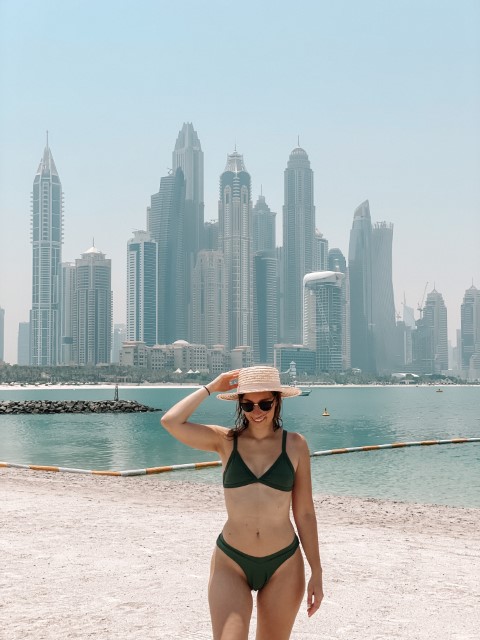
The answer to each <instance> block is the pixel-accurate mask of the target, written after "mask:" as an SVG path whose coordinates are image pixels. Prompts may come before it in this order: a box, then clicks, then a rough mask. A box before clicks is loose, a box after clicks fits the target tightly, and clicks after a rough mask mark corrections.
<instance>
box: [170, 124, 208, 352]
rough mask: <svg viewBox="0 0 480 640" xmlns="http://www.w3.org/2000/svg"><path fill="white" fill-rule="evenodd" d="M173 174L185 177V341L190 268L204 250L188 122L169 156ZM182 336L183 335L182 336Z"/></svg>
mask: <svg viewBox="0 0 480 640" xmlns="http://www.w3.org/2000/svg"><path fill="white" fill-rule="evenodd" d="M172 168H173V172H174V173H175V171H176V170H177V169H178V168H180V169H181V170H182V171H183V175H184V178H185V213H184V216H185V218H184V226H183V237H184V240H183V244H184V251H185V300H186V305H187V316H186V320H187V327H186V330H187V333H186V336H187V339H188V340H191V337H192V299H191V298H192V293H191V282H192V274H193V268H194V267H195V261H196V259H197V254H198V252H199V251H200V249H203V248H205V246H206V245H205V239H204V197H203V151H202V147H201V145H200V140H199V138H198V135H197V132H196V131H195V129H194V128H193V125H192V123H191V122H186V123H184V124H183V127H182V129H181V131H180V132H179V134H178V137H177V141H176V143H175V149H174V151H173V154H172ZM184 337H185V336H184Z"/></svg>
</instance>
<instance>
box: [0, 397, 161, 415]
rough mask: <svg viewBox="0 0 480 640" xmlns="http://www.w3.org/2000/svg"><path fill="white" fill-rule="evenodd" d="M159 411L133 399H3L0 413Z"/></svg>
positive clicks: (0, 404) (0, 402) (0, 403)
mask: <svg viewBox="0 0 480 640" xmlns="http://www.w3.org/2000/svg"><path fill="white" fill-rule="evenodd" d="M145 411H161V409H155V408H154V407H148V406H147V405H144V404H140V403H138V402H136V401H135V400H3V401H0V415H5V414H10V415H17V414H21V413H23V414H24V413H31V414H46V413H140V412H145Z"/></svg>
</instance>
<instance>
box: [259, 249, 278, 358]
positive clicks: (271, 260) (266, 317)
mask: <svg viewBox="0 0 480 640" xmlns="http://www.w3.org/2000/svg"><path fill="white" fill-rule="evenodd" d="M253 260H254V277H255V282H254V304H253V310H254V328H255V330H254V332H253V350H254V357H255V361H256V362H261V363H262V364H273V347H274V345H275V344H277V343H278V304H279V300H278V273H277V264H278V263H277V257H276V253H275V251H258V252H257V253H256V254H255V256H254V259H253Z"/></svg>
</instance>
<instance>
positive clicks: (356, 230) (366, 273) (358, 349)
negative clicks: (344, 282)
mask: <svg viewBox="0 0 480 640" xmlns="http://www.w3.org/2000/svg"><path fill="white" fill-rule="evenodd" d="M348 275H349V282H350V350H351V364H352V367H354V368H357V369H361V370H362V371H365V372H369V373H376V366H375V352H374V339H373V309H372V222H371V218H370V206H369V203H368V200H365V202H363V203H362V204H361V205H360V206H359V207H357V209H355V213H354V216H353V225H352V229H351V231H350V244H349V249H348Z"/></svg>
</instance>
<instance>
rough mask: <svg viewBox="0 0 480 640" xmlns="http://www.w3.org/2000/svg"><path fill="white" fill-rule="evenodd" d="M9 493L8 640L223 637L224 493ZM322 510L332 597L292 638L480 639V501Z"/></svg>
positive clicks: (76, 484) (325, 503)
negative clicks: (477, 505)
mask: <svg viewBox="0 0 480 640" xmlns="http://www.w3.org/2000/svg"><path fill="white" fill-rule="evenodd" d="M195 473H201V472H194V471H192V474H195ZM0 490H1V494H0V495H1V497H0V558H1V571H0V637H2V638H8V639H9V640H16V639H18V640H25V639H28V638H35V639H36V640H40V639H42V638H57V637H63V638H79V639H82V640H85V639H90V638H95V639H98V640H100V639H101V640H116V639H117V638H124V639H127V640H135V639H137V638H138V639H139V640H140V639H142V640H144V639H145V638H152V639H153V638H161V639H162V640H168V639H173V638H175V639H176V638H192V639H199V638H202V639H207V638H211V632H210V621H209V613H208V604H207V594H206V589H207V581H208V571H209V561H210V555H211V552H212V549H213V545H214V543H215V539H216V537H217V534H218V532H219V531H220V529H221V527H222V524H223V521H224V511H223V501H222V490H221V488H220V487H217V486H202V487H200V488H199V485H195V484H193V483H192V484H190V483H186V482H180V481H178V480H175V479H172V476H170V477H167V476H150V477H136V478H104V477H94V476H77V475H72V474H60V473H44V472H43V473H42V472H34V471H22V470H17V469H0ZM316 506H317V513H318V524H319V530H320V540H321V552H322V559H323V564H324V580H325V594H326V597H325V600H324V603H323V605H322V607H321V609H320V611H319V612H318V613H317V614H316V615H315V616H314V617H313V618H311V619H308V618H307V615H306V612H305V607H304V606H302V608H301V610H300V613H299V615H298V618H297V621H296V624H295V627H294V630H293V634H292V639H293V640H306V639H307V638H308V639H313V638H315V639H317V638H318V639H325V640H333V639H335V640H342V639H344V638H345V639H348V640H360V639H362V640H364V639H365V640H367V639H368V640H380V639H382V640H384V639H385V640H386V639H391V638H401V639H402V640H410V639H411V640H413V639H415V640H416V639H427V638H428V639H435V640H467V639H468V640H474V639H476V640H478V638H479V637H480V631H479V630H480V544H479V543H480V509H454V508H451V507H433V506H423V505H410V504H404V503H398V502H387V501H379V500H373V499H369V500H361V499H356V498H339V497H324V496H318V497H317V498H316ZM253 629H254V623H253V624H252V630H251V634H250V635H251V638H253V637H254V633H253ZM272 640H275V639H274V638H272Z"/></svg>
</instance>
